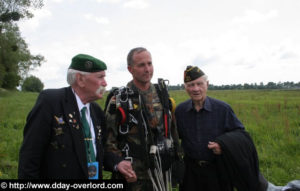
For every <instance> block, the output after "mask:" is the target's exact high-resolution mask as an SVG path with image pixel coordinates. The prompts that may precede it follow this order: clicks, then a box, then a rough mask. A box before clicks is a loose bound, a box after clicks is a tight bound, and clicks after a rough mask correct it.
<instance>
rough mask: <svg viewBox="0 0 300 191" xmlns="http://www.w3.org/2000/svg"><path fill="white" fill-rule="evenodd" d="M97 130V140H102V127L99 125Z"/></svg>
mask: <svg viewBox="0 0 300 191" xmlns="http://www.w3.org/2000/svg"><path fill="white" fill-rule="evenodd" d="M96 128H97V129H98V135H97V139H100V137H101V127H100V125H97V126H96Z"/></svg>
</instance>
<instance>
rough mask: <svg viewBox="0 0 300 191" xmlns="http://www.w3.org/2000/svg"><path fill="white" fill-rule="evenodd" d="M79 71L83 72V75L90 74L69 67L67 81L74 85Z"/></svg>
mask: <svg viewBox="0 0 300 191" xmlns="http://www.w3.org/2000/svg"><path fill="white" fill-rule="evenodd" d="M77 73H79V74H82V75H87V74H89V72H83V71H79V70H74V69H68V73H67V82H68V84H69V85H70V86H72V85H73V84H74V83H75V81H76V74H77Z"/></svg>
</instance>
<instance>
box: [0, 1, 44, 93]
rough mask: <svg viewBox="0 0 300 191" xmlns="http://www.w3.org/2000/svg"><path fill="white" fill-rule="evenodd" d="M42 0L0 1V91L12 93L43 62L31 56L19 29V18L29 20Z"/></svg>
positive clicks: (40, 57)
mask: <svg viewBox="0 0 300 191" xmlns="http://www.w3.org/2000/svg"><path fill="white" fill-rule="evenodd" d="M42 6H43V0H1V1H0V88H1V87H2V88H6V89H14V88H16V87H17V86H19V84H20V82H22V81H23V79H24V78H26V77H27V74H28V72H29V71H30V70H32V69H33V68H35V67H37V66H40V65H41V64H42V62H44V61H45V60H44V57H43V56H41V55H32V54H31V53H30V51H29V49H28V46H27V44H26V42H25V41H24V39H23V38H22V37H21V35H20V31H19V27H18V26H17V24H16V23H15V22H16V21H19V19H22V18H32V17H33V14H32V13H31V11H29V10H32V8H41V7H42Z"/></svg>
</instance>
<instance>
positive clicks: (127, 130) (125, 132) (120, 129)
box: [119, 125, 129, 135]
mask: <svg viewBox="0 0 300 191" xmlns="http://www.w3.org/2000/svg"><path fill="white" fill-rule="evenodd" d="M119 132H120V133H121V134H122V135H125V134H127V133H128V132H129V126H128V125H126V130H125V131H123V130H122V125H119Z"/></svg>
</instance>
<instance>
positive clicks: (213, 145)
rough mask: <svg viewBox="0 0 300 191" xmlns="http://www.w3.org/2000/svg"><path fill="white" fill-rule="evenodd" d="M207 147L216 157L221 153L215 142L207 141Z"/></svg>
mask: <svg viewBox="0 0 300 191" xmlns="http://www.w3.org/2000/svg"><path fill="white" fill-rule="evenodd" d="M207 147H208V149H211V150H212V151H213V153H214V154H216V155H220V154H221V153H222V150H221V147H220V145H219V144H218V143H216V142H211V141H209V142H208V145H207Z"/></svg>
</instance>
